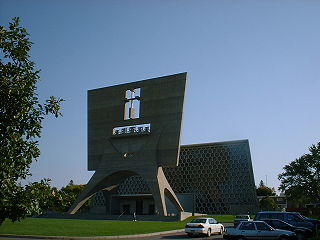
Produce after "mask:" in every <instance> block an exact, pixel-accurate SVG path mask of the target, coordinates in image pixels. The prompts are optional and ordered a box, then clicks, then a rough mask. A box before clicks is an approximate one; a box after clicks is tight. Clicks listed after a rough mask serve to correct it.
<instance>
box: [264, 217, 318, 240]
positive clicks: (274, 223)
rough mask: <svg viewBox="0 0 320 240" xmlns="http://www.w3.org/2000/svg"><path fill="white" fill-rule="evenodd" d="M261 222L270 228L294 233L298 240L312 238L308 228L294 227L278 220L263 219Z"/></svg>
mask: <svg viewBox="0 0 320 240" xmlns="http://www.w3.org/2000/svg"><path fill="white" fill-rule="evenodd" d="M263 221H264V222H266V223H268V224H269V225H270V226H271V227H273V228H275V229H282V230H287V231H291V232H295V234H296V235H297V239H298V240H302V239H306V238H310V237H312V236H313V233H312V230H311V229H309V228H304V227H296V226H293V225H291V224H289V223H286V222H284V221H282V220H279V219H264V220H263Z"/></svg>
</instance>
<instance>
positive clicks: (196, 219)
mask: <svg viewBox="0 0 320 240" xmlns="http://www.w3.org/2000/svg"><path fill="white" fill-rule="evenodd" d="M206 221H207V219H203V218H195V219H193V220H192V221H191V222H192V223H206Z"/></svg>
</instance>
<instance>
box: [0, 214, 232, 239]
mask: <svg viewBox="0 0 320 240" xmlns="http://www.w3.org/2000/svg"><path fill="white" fill-rule="evenodd" d="M212 217H215V218H216V219H217V220H218V221H219V222H230V221H233V218H234V216H231V215H212ZM192 218H193V217H192ZM190 220H191V218H188V219H186V220H184V221H181V222H143V221H137V222H133V221H111V220H79V219H50V218H26V219H25V220H22V221H21V222H15V223H12V222H10V221H8V220H7V221H5V222H4V223H3V224H2V225H1V226H0V234H17V235H43V236H115V235H130V234H140V233H152V232H161V231H169V230H174V229H182V228H184V226H185V224H186V222H188V221H190Z"/></svg>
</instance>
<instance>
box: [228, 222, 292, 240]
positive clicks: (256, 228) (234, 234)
mask: <svg viewBox="0 0 320 240" xmlns="http://www.w3.org/2000/svg"><path fill="white" fill-rule="evenodd" d="M223 238H224V239H238V240H245V239H248V240H249V239H270V240H271V239H279V240H293V239H296V234H295V233H294V232H291V231H286V230H280V229H274V228H273V227H271V226H269V225H268V224H267V223H265V222H263V221H247V222H240V223H239V225H238V226H237V227H235V228H226V230H225V233H224V235H223Z"/></svg>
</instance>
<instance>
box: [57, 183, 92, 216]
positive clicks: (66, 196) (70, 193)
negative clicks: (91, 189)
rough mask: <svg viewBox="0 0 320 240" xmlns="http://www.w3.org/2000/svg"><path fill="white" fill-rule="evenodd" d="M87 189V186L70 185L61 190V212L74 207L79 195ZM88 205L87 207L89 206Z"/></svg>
mask: <svg viewBox="0 0 320 240" xmlns="http://www.w3.org/2000/svg"><path fill="white" fill-rule="evenodd" d="M85 187H86V185H85V184H79V185H77V184H72V185H71V184H70V183H69V184H68V185H67V186H65V187H63V188H61V190H60V191H59V194H60V196H61V204H60V206H61V211H63V212H66V211H68V210H69V208H70V207H71V206H72V204H73V203H74V202H75V201H76V199H77V197H78V195H79V194H80V193H81V192H82V191H83V190H84V188H85ZM87 205H88V203H87V204H86V205H85V206H87Z"/></svg>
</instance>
